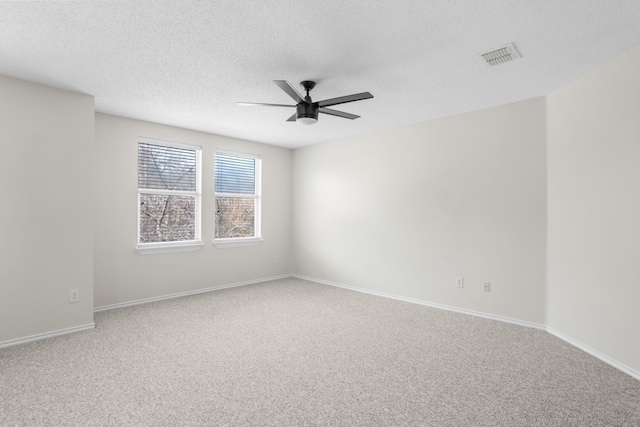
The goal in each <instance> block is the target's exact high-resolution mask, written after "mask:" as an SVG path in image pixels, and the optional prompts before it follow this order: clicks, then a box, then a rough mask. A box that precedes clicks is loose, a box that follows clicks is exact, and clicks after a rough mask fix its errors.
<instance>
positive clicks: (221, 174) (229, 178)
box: [214, 153, 256, 194]
mask: <svg viewBox="0 0 640 427" xmlns="http://www.w3.org/2000/svg"><path fill="white" fill-rule="evenodd" d="M255 165H256V159H254V158H248V157H239V156H234V155H227V154H224V153H216V156H215V165H214V166H215V192H216V193H226V194H255V192H256V166H255Z"/></svg>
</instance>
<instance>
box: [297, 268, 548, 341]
mask: <svg viewBox="0 0 640 427" xmlns="http://www.w3.org/2000/svg"><path fill="white" fill-rule="evenodd" d="M291 276H292V277H296V278H298V279H303V280H309V281H311V282H317V283H322V284H323V285H329V286H335V287H337V288H344V289H349V290H352V291H356V292H363V293H365V294H371V295H377V296H381V297H385V298H391V299H395V300H399V301H405V302H410V303H413V304H420V305H425V306H428V307H433V308H439V309H442V310H448V311H454V312H456V313H462V314H468V315H471V316H477V317H484V318H485V319H491V320H498V321H500V322H505V323H512V324H514V325H519V326H526V327H527V328H535V329H540V330H543V331H544V330H546V326H545V325H541V324H538V323H533V322H527V321H524V320H518V319H511V318H509V317H503V316H496V315H493V314H488V313H482V312H480V311H473V310H466V309H464V308H458V307H452V306H449V305H444V304H438V303H435V302H430V301H425V300H420V299H416V298H408V297H404V296H401V295H395V294H389V293H386V292H379V291H372V290H370V289H364V288H358V287H356V286H349V285H343V284H341V283H335V282H329V281H327V280H322V279H316V278H313V277H307V276H301V275H299V274H292V275H291Z"/></svg>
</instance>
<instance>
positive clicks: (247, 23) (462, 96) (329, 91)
mask: <svg viewBox="0 0 640 427" xmlns="http://www.w3.org/2000/svg"><path fill="white" fill-rule="evenodd" d="M507 43H514V44H515V46H516V47H517V49H518V51H519V52H520V54H521V55H522V58H520V59H518V60H516V61H513V62H509V63H506V64H502V65H499V66H495V67H490V66H488V65H487V64H485V63H484V62H483V60H482V59H481V57H480V54H481V53H483V52H485V51H488V50H492V49H494V48H498V47H501V46H503V45H505V44H507ZM637 45H640V1H638V0H616V1H611V0H601V1H598V0H535V1H531V0H519V1H518V0H491V1H477V0H468V1H451V0H429V1H427V0H394V1H390V0H361V1H354V0H322V1H308V0H295V1H288V0H280V1H279V0H262V1H259V0H255V1H251V0H247V1H239V0H238V1H227V0H224V1H223V0H216V1H186V0H169V1H166V0H151V1H79V2H67V1H50V2H31V1H18V2H6V1H3V2H0V74H5V75H8V76H13V77H19V78H23V79H26V80H31V81H35V82H39V83H44V84H47V85H51V86H55V87H59V88H64V89H70V90H74V91H77V92H82V93H86V94H90V95H93V96H95V103H96V110H97V111H99V112H103V113H109V114H115V115H119V116H125V117H131V118H136V119H142V120H148V121H152V122H158V123H164V124H169V125H174V126H180V127H184V128H188V129H195V130H199V131H204V132H209V133H214V134H220V135H226V136H233V137H237V138H243V139H248V140H252V141H258V142H263V143H267V144H273V145H278V146H282V147H290V148H294V147H301V146H305V145H309V144H313V143H318V142H322V141H327V140H333V139H339V138H343V137H347V136H351V135H356V134H364V133H369V132H373V131H377V130H381V129H385V128H392V127H396V126H400V125H404V124H409V123H415V122H420V121H424V120H427V119H432V118H436V117H442V116H447V115H452V114H457V113H461V112H465V111H471V110H475V109H480V108H485V107H489V106H493V105H498V104H504V103H508V102H513V101H518V100H523V99H527V98H532V97H536V96H541V95H545V94H547V93H549V92H550V91H553V90H554V89H557V88H559V87H561V86H563V85H565V84H566V83H568V82H569V81H571V80H574V79H576V78H577V77H579V76H581V75H583V74H585V73H586V72H588V71H590V70H592V69H595V68H597V67H598V66H600V65H603V64H604V63H606V62H608V61H610V60H612V59H613V58H615V57H617V56H619V55H621V54H622V53H624V52H625V51H627V50H629V49H631V48H632V47H634V46H637ZM308 79H310V80H315V81H316V82H318V85H317V87H316V88H315V89H314V90H313V91H312V93H311V95H312V97H313V99H314V100H321V99H325V98H333V97H337V96H342V95H349V94H353V93H358V92H364V91H369V92H371V93H372V94H373V95H374V98H373V99H369V100H364V101H358V102H353V103H349V104H342V105H339V106H336V107H333V108H335V109H337V110H342V111H346V112H349V113H354V114H358V115H361V116H362V117H361V118H359V119H356V120H353V121H352V120H346V119H342V118H338V117H333V116H328V115H322V114H321V115H320V119H319V122H318V124H316V125H314V126H304V125H301V124H299V123H295V122H286V119H287V118H288V117H289V116H290V115H291V114H292V113H293V112H294V109H293V108H289V109H288V108H275V107H274V108H266V107H253V108H252V107H243V106H238V105H237V104H236V102H237V101H251V102H267V103H284V104H291V103H292V100H291V98H289V97H288V96H287V95H286V94H285V93H284V92H283V91H282V90H280V89H279V88H278V87H277V86H276V85H275V84H274V83H273V82H272V80H288V81H289V82H291V83H292V84H294V85H295V86H296V87H299V86H298V83H299V82H300V81H302V80H308ZM300 92H302V89H301V88H300Z"/></svg>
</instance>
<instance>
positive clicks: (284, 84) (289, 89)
mask: <svg viewBox="0 0 640 427" xmlns="http://www.w3.org/2000/svg"><path fill="white" fill-rule="evenodd" d="M273 82H274V83H275V84H277V85H278V87H279V88H280V89H282V90H283V91H285V92H286V93H287V95H289V96H290V97H291V98H293V100H294V101H296V102H297V103H298V104H299V103H301V102H305V103H306V102H307V101H305V99H304V98H303V97H302V95H300V94H299V93H298V91H297V90H296V89H295V88H294V87H293V86H291V84H290V83H289V82H288V81H286V80H274V81H273Z"/></svg>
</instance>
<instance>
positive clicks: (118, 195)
mask: <svg viewBox="0 0 640 427" xmlns="http://www.w3.org/2000/svg"><path fill="white" fill-rule="evenodd" d="M95 135H96V156H95V158H96V165H95V169H96V185H95V195H96V213H95V305H96V307H101V306H105V305H112V304H119V303H126V302H130V301H136V300H140V299H146V298H153V297H159V296H164V295H169V294H174V293H179V292H189V291H194V290H198V289H204V288H209V287H214V286H220V285H227V284H234V283H239V282H245V281H250V280H256V279H262V278H269V277H275V276H279V275H284V274H289V273H290V271H291V266H290V211H291V190H290V183H291V177H290V170H291V151H290V150H288V149H284V148H278V147H273V146H269V145H264V144H257V143H252V142H248V141H242V140H238V139H233V138H225V137H222V136H215V135H210V134H205V133H200V132H194V131H189V130H185V129H180V128H175V127H170V126H163V125H159V124H154V123H149V122H143V121H137V120H131V119H125V118H121V117H116V116H110V115H105V114H96V127H95ZM139 136H144V137H149V138H156V139H161V140H168V141H176V142H181V143H185V144H194V145H201V146H202V164H203V174H202V181H203V182H202V184H203V185H202V192H203V198H202V210H203V214H202V240H203V243H204V247H203V248H202V249H200V250H199V251H198V252H187V253H172V254H157V255H144V256H143V255H140V254H139V253H138V252H136V250H135V247H136V243H137V179H138V175H137V173H138V172H137V170H138V169H137V158H138V152H137V144H138V137H139ZM216 148H221V149H225V150H231V151H237V152H242V153H250V154H258V155H261V156H262V159H263V161H262V174H263V175H262V199H263V200H262V217H263V220H262V236H263V238H264V242H263V243H262V244H261V245H259V246H252V247H240V248H226V249H218V248H216V247H214V246H213V245H212V242H213V233H214V201H213V153H214V150H215V149H216ZM276 255H280V260H279V262H277V263H276Z"/></svg>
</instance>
